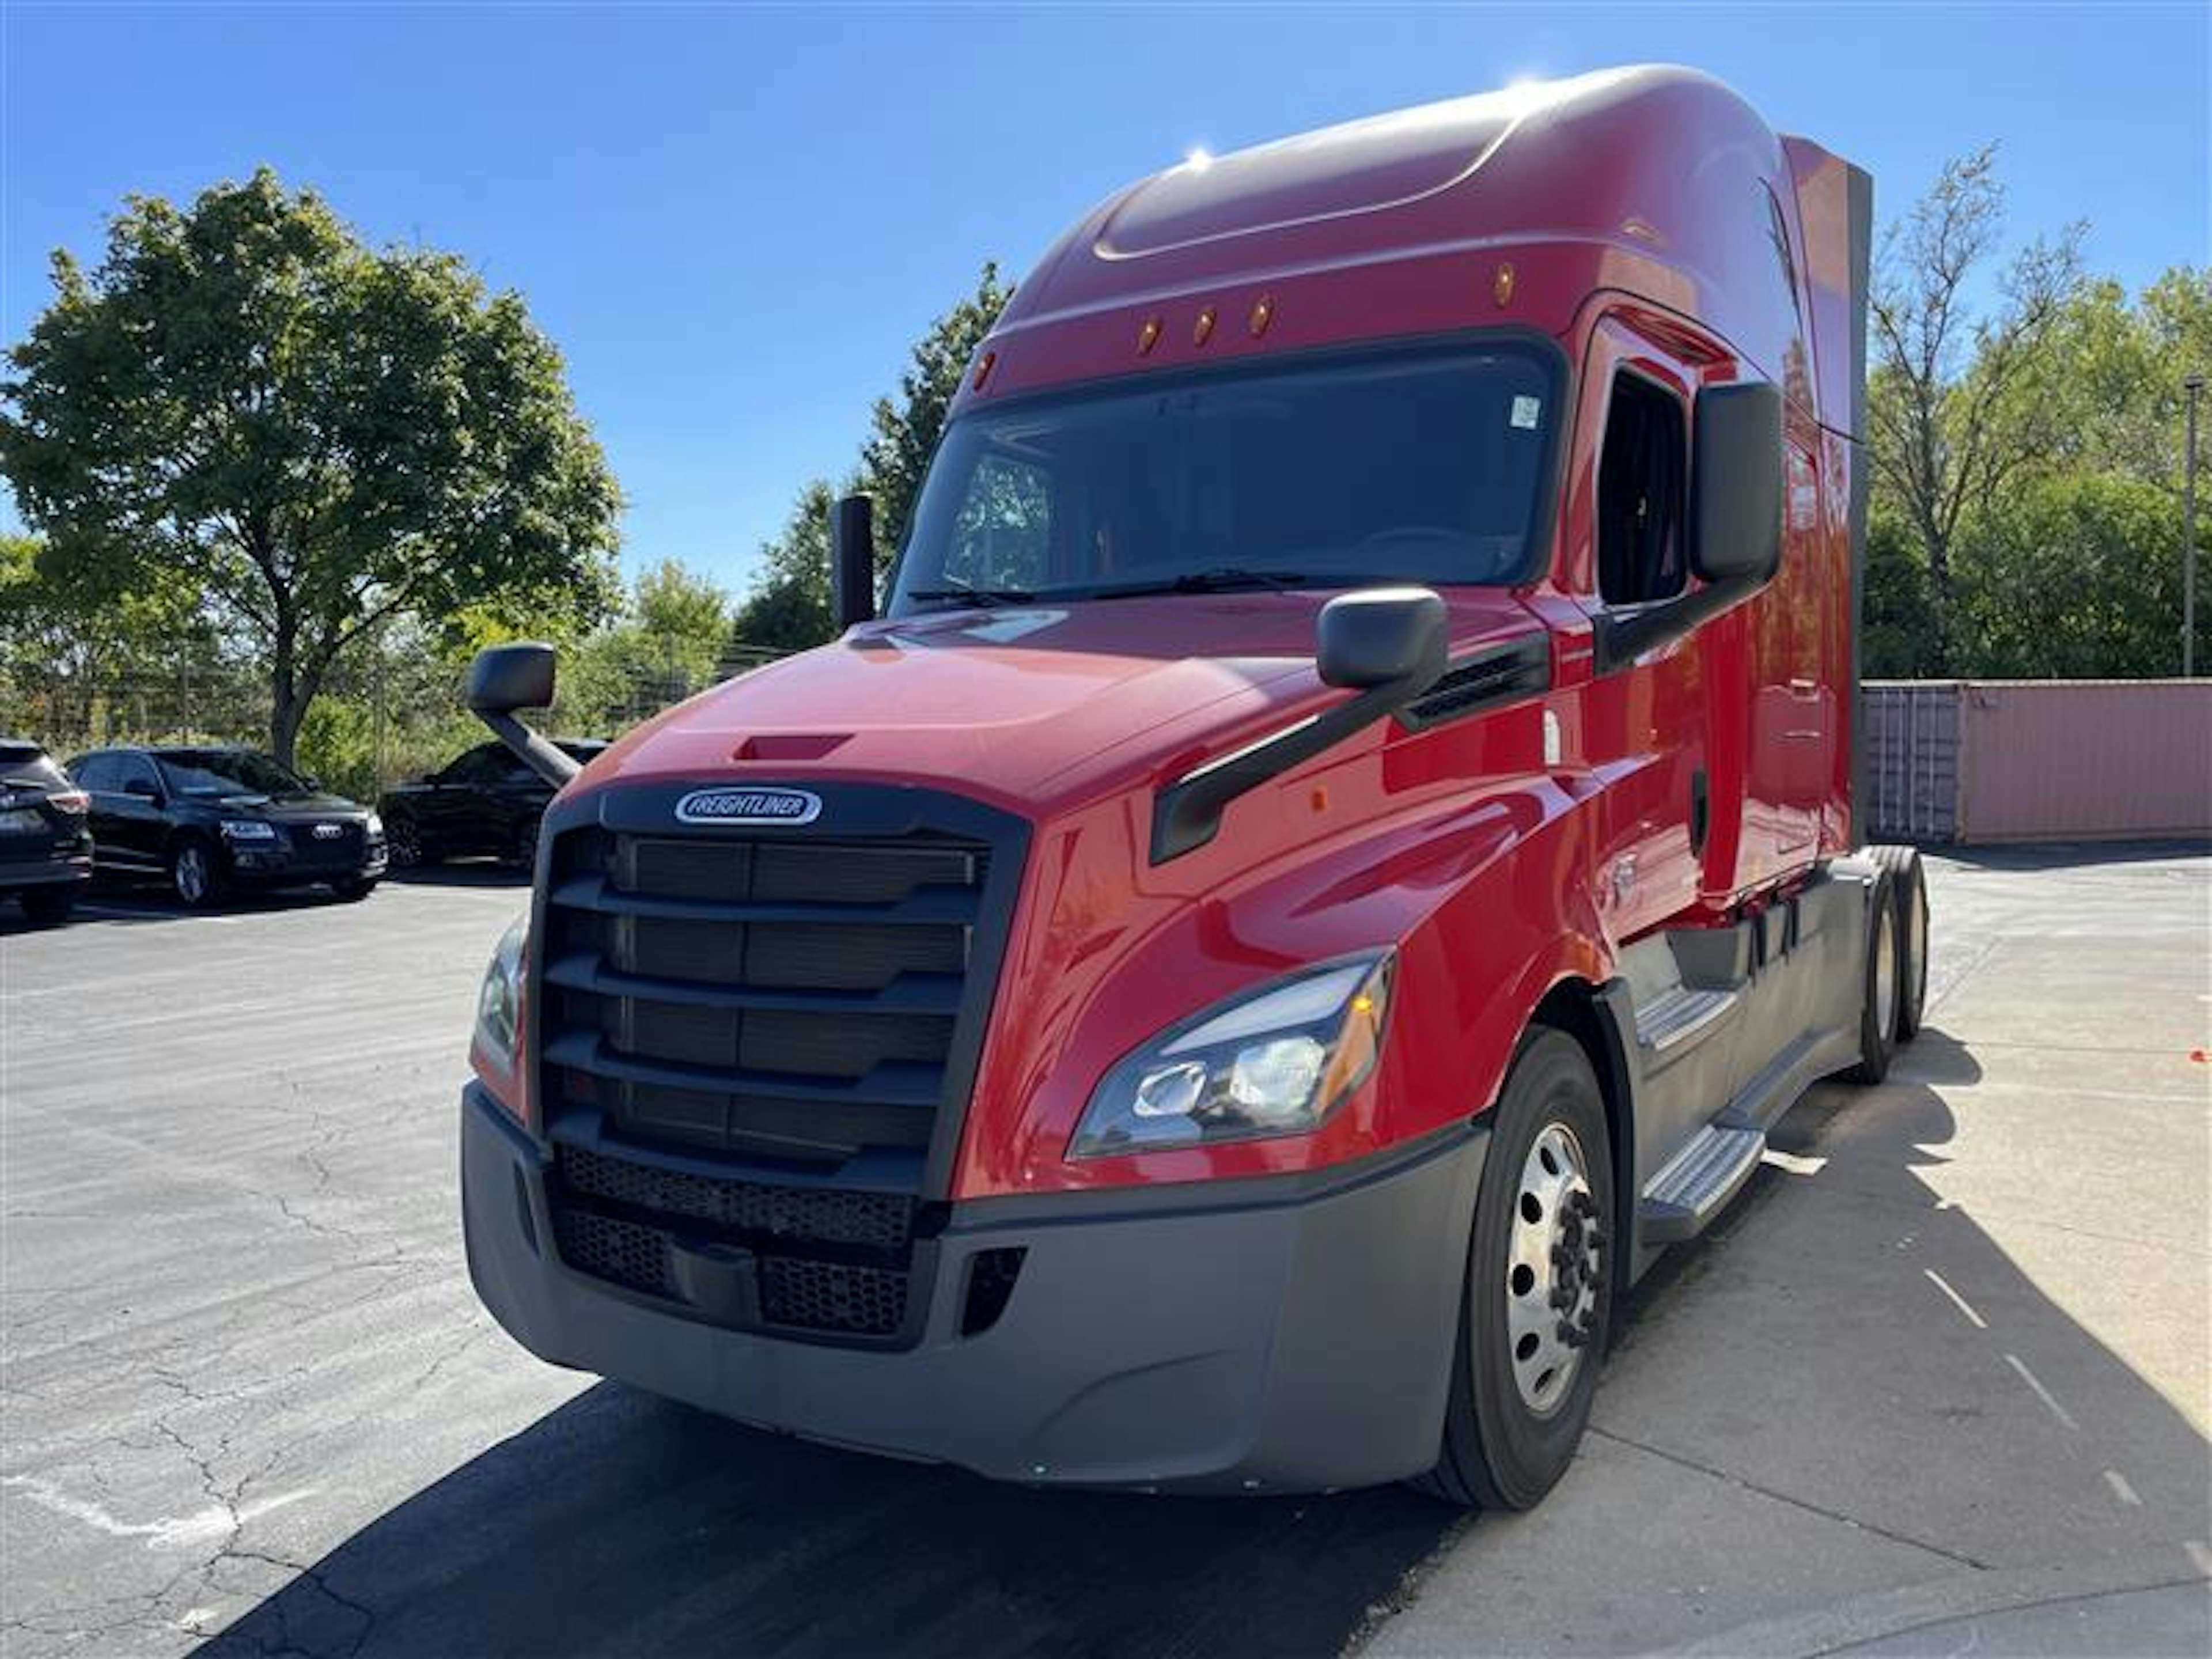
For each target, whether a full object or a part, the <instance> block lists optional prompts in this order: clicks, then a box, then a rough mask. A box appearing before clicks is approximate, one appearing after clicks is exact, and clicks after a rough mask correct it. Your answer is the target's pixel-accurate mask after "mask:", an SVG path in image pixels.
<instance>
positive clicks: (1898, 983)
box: [1844, 870, 1905, 1084]
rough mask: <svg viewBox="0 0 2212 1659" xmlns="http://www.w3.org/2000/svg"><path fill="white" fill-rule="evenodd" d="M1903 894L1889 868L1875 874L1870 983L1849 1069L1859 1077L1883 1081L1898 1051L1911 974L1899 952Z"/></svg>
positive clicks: (1869, 945) (1869, 941) (1870, 925)
mask: <svg viewBox="0 0 2212 1659" xmlns="http://www.w3.org/2000/svg"><path fill="white" fill-rule="evenodd" d="M1902 937H1903V934H1902V932H1901V930H1900V929H1899V927H1898V917H1897V898H1896V893H1895V889H1894V888H1893V886H1892V884H1891V882H1890V878H1889V872H1888V871H1887V870H1884V871H1883V872H1881V874H1880V875H1878V876H1876V877H1875V882H1874V893H1873V895H1872V896H1871V898H1870V899H1869V908H1868V910H1867V954H1866V986H1865V993H1864V995H1863V997H1862V998H1861V1000H1860V1003H1859V1063H1858V1064H1857V1065H1856V1066H1852V1067H1851V1069H1850V1071H1849V1072H1847V1073H1844V1075H1845V1076H1847V1077H1849V1078H1850V1080H1851V1081H1852V1082H1854V1083H1869V1084H1871V1083H1879V1082H1881V1080H1882V1079H1884V1078H1886V1077H1887V1076H1888V1075H1889V1062H1890V1061H1891V1060H1893V1059H1895V1058H1896V1055H1897V1029H1898V1027H1897V1015H1898V1006H1899V1002H1900V1001H1901V1000H1903V992H1904V986H1905V975H1904V971H1903V966H1904V964H1903V963H1902V962H1901V960H1900V959H1899V954H1898V953H1899V939H1901V938H1902Z"/></svg>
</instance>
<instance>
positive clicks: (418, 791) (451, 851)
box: [376, 738, 607, 870]
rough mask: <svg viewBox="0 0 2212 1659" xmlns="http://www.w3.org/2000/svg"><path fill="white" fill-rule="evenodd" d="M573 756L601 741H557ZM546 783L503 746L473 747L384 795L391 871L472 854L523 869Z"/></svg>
mask: <svg viewBox="0 0 2212 1659" xmlns="http://www.w3.org/2000/svg"><path fill="white" fill-rule="evenodd" d="M557 746H558V747H559V748H560V750H562V752H563V753H564V754H566V755H567V756H568V757H569V758H570V759H572V760H575V761H579V762H583V761H588V760H590V759H591V758H592V757H593V756H594V755H597V754H598V753H599V751H600V750H603V749H605V747H606V746H607V744H606V739H605V738H560V739H558V740H557ZM551 799H553V786H552V785H551V784H550V783H548V782H546V781H545V780H544V779H543V778H541V777H539V776H538V774H536V773H535V772H533V771H532V770H531V769H529V768H528V767H527V766H525V765H524V764H523V763H521V762H520V761H519V760H517V759H516V758H515V757H513V755H511V754H509V753H508V752H507V746H506V745H505V744H497V743H486V744H477V747H475V748H474V749H471V750H469V751H468V752H467V753H466V754H464V755H462V756H460V757H459V758H458V759H456V760H454V761H453V762H452V763H449V764H448V765H447V766H446V767H445V768H444V769H442V770H441V771H436V772H433V773H431V774H429V775H428V776H427V777H421V778H417V779H416V780H415V781H413V782H412V783H403V784H400V785H398V786H397V787H394V788H392V789H388V790H386V792H385V793H384V796H383V798H382V799H380V800H379V801H378V802H377V803H376V810H377V811H379V812H380V813H381V814H382V815H383V817H384V833H385V838H386V842H387V844H388V845H389V846H390V847H391V848H392V866H393V867H394V868H396V869H400V870H407V869H412V868H414V867H415V866H417V865H425V864H436V863H438V862H440V861H441V860H444V859H449V858H466V857H469V856H471V854H475V855H481V856H487V857H491V858H497V859H504V860H507V862H508V863H510V864H515V865H520V866H521V867H522V868H524V869H528V868H529V867H530V866H532V864H534V863H535V862H536V861H537V858H538V819H539V818H540V817H544V812H545V807H546V805H547V803H548V802H550V800H551Z"/></svg>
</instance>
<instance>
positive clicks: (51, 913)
mask: <svg viewBox="0 0 2212 1659" xmlns="http://www.w3.org/2000/svg"><path fill="white" fill-rule="evenodd" d="M15 897H16V899H17V900H18V901H19V902H21V905H22V907H23V914H24V915H27V916H28V917H29V918H30V919H31V920H32V921H33V922H34V923H36V924H37V925H38V926H39V927H59V926H60V925H61V924H62V923H64V922H65V921H68V920H69V917H70V910H71V909H73V908H75V907H76V890H74V889H72V888H68V887H34V888H33V889H32V890H30V891H29V892H27V893H18V894H16V895H15Z"/></svg>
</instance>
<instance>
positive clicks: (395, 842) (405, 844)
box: [384, 816, 437, 870]
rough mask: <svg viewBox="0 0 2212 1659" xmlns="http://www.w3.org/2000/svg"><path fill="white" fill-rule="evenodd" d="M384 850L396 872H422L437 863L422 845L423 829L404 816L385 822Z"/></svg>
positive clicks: (387, 819)
mask: <svg viewBox="0 0 2212 1659" xmlns="http://www.w3.org/2000/svg"><path fill="white" fill-rule="evenodd" d="M384 850H385V854H386V856H387V857H389V858H390V859H391V860H392V868H393V869H395V870H420V869H422V868H423V867H424V866H428V865H432V864H435V863H436V862H437V860H435V859H434V858H432V857H431V856H430V852H429V849H428V848H427V847H425V846H424V845H423V844H422V827H421V826H420V825H418V824H417V823H416V822H415V820H414V819H413V818H410V817H404V816H395V817H390V818H386V820H385V823H384Z"/></svg>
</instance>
